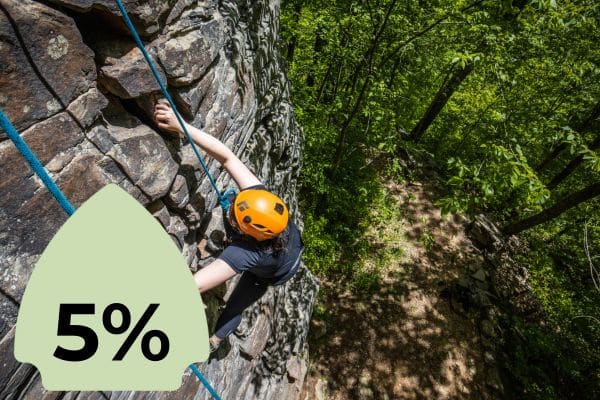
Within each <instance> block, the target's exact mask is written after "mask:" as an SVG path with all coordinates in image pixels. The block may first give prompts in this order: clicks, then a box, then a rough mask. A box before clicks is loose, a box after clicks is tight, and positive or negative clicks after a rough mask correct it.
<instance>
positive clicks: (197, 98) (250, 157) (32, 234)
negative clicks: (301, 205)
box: [0, 0, 318, 400]
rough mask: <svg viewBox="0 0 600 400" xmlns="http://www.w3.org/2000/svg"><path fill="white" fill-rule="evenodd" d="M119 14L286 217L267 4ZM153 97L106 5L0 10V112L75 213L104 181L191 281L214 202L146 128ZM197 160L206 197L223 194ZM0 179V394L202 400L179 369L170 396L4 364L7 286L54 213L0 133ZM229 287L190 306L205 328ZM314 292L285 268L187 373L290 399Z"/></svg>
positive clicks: (271, 0)
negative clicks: (156, 230)
mask: <svg viewBox="0 0 600 400" xmlns="http://www.w3.org/2000/svg"><path fill="white" fill-rule="evenodd" d="M124 4H125V7H126V8H127V9H128V11H129V13H130V16H131V17H132V20H133V22H134V24H135V25H136V27H138V29H139V32H140V34H141V36H142V38H143V40H144V41H145V43H146V47H147V49H148V51H149V53H150V54H151V55H152V57H153V58H154V60H155V61H156V65H157V68H158V70H159V74H161V75H162V76H163V77H164V79H165V80H166V83H167V86H168V88H169V90H170V92H171V95H172V96H173V98H174V99H175V101H176V103H177V106H178V108H179V109H180V111H181V113H182V115H183V116H184V118H186V119H187V120H188V121H189V122H191V123H192V124H194V125H196V126H198V127H202V128H203V129H204V130H205V131H206V132H208V133H209V134H212V135H214V136H215V137H217V138H219V139H220V140H222V141H223V142H224V143H226V144H227V145H228V146H229V147H230V148H231V149H232V150H233V151H234V152H235V153H236V154H238V155H239V156H240V158H241V159H242V160H243V161H244V162H246V163H247V164H248V166H249V167H250V168H251V169H252V170H253V171H254V172H255V173H256V174H257V176H259V178H260V179H262V180H263V182H264V183H265V184H266V185H267V186H268V187H269V188H271V189H272V190H273V191H275V192H276V193H277V194H279V195H280V196H281V197H282V198H283V199H284V200H285V201H286V202H287V203H288V205H289V207H290V210H291V211H292V217H293V218H295V219H296V221H297V222H299V223H300V222H301V221H300V220H299V215H298V212H297V196H296V193H297V189H296V184H297V179H298V172H299V169H300V166H301V158H302V134H301V131H300V128H299V126H298V124H297V122H296V121H295V119H294V117H293V110H292V105H291V103H290V100H289V97H290V95H289V84H288V81H287V78H286V76H285V71H284V69H283V62H282V60H281V56H280V55H279V52H278V49H277V45H276V44H277V40H278V29H279V1H278V0H259V1H250V0H221V1H217V0H206V1H192V0H166V1H165V0H160V1H159V0H127V1H124ZM160 97H162V96H161V94H160V91H159V89H158V86H157V85H156V83H155V82H154V81H153V80H152V76H151V74H150V71H149V69H148V68H147V66H146V64H145V63H144V62H143V60H142V59H141V54H140V52H139V50H137V49H136V47H135V43H134V41H133V39H132V38H131V36H130V35H129V33H128V31H127V29H126V27H125V25H124V23H123V22H122V20H121V16H120V13H119V12H118V11H117V8H116V6H115V3H114V2H113V1H112V0H49V1H46V2H34V1H31V0H0V109H2V110H3V111H4V112H5V113H6V114H7V116H8V117H9V119H10V120H11V121H12V122H13V124H14V125H15V127H16V128H17V130H18V131H19V132H20V134H21V136H22V137H23V138H24V139H25V140H26V141H27V143H28V144H29V146H30V147H31V148H32V150H33V151H34V153H35V154H36V155H37V156H38V157H39V159H40V160H41V162H42V164H43V165H44V167H45V168H46V169H47V170H48V172H49V173H50V174H51V176H52V177H53V178H54V179H55V180H56V182H57V183H58V185H59V187H60V188H61V189H62V190H63V192H64V193H65V195H66V196H67V198H68V199H69V200H70V201H71V202H72V203H73V205H74V206H75V207H78V206H80V205H81V204H82V203H83V202H85V201H86V200H87V199H88V198H89V197H90V196H92V195H93V194H94V193H96V192H97V191H98V190H100V189H101V188H102V187H103V186H105V185H107V184H109V183H115V184H118V185H119V186H120V187H122V188H123V189H124V190H126V191H127V192H128V193H130V194H131V195H132V196H133V197H134V198H136V199H137V200H138V201H139V202H140V203H141V204H142V205H144V206H145V207H146V208H147V209H148V211H149V212H151V213H152V214H153V215H154V216H155V217H156V219H157V220H158V221H159V222H160V223H161V224H162V226H163V227H164V229H165V231H166V232H167V233H168V234H169V235H170V236H171V238H172V239H173V241H174V242H175V243H176V244H177V246H178V247H179V248H180V250H181V252H182V255H183V257H184V258H185V260H186V261H187V262H188V265H189V267H190V271H196V270H197V269H198V268H201V267H202V266H204V265H207V264H208V263H209V262H210V261H212V260H213V259H214V258H215V257H216V256H217V255H218V252H219V251H220V250H221V247H220V246H219V245H218V243H217V242H218V240H217V239H218V238H221V237H222V234H223V233H222V225H221V221H220V218H221V217H220V213H219V212H214V210H215V207H218V202H217V198H216V195H215V193H214V192H213V189H212V187H211V186H210V183H209V181H208V179H207V177H206V174H205V173H204V171H202V170H201V168H200V166H199V163H198V161H197V160H196V159H195V157H194V155H193V152H192V149H191V147H190V146H189V144H186V143H185V142H184V141H183V140H181V139H179V138H177V137H175V136H174V135H172V134H168V133H164V132H160V131H159V130H158V129H157V128H156V126H155V125H154V123H153V122H152V118H151V113H152V105H153V104H154V102H155V101H156V99H158V98H160ZM206 161H207V163H208V168H209V170H210V172H211V173H212V174H213V176H214V177H215V179H216V181H217V185H218V186H219V188H220V189H222V190H226V189H227V188H230V187H234V183H233V182H232V181H230V178H229V176H228V175H227V174H225V173H223V170H222V168H221V167H220V165H219V164H218V163H216V162H215V161H213V160H211V159H206ZM0 170H1V171H2V175H1V176H0V363H1V364H2V368H1V369H0V398H1V399H22V398H31V399H43V400H50V399H96V398H103V399H107V398H108V399H111V400H116V399H188V398H189V399H196V400H200V399H209V398H210V395H209V394H208V392H207V391H206V390H205V389H204V388H203V387H202V386H200V384H199V383H198V381H197V380H196V378H195V377H194V376H193V375H191V374H190V371H189V370H187V371H186V373H185V374H184V376H183V384H182V387H181V388H180V389H179V390H178V391H176V392H168V393H167V392H103V393H100V392H77V393H75V392H69V393H54V392H47V391H45V390H44V389H43V387H42V384H41V379H40V375H39V373H38V371H37V370H36V369H35V367H34V366H32V365H28V364H20V363H18V362H17V361H16V360H15V359H14V357H13V342H14V325H15V323H16V318H17V313H18V309H19V304H20V302H21V299H22V296H23V292H24V290H25V287H26V285H27V282H28V280H29V277H30V276H31V273H32V271H33V270H34V268H35V263H36V262H37V260H38V259H39V256H40V255H41V253H42V252H43V251H44V248H45V247H46V245H47V244H48V243H49V241H50V240H51V239H52V237H53V236H54V234H55V233H56V232H57V231H58V229H59V228H60V227H61V226H62V224H63V223H64V222H65V221H66V219H67V216H66V214H65V213H64V212H63V211H62V209H61V208H60V207H59V206H58V204H57V203H56V202H55V201H54V199H53V198H52V196H51V195H50V194H49V193H48V192H47V190H46V189H45V188H44V187H43V185H42V183H41V182H40V180H39V179H38V178H37V177H36V176H35V175H34V174H33V172H32V171H31V170H30V169H29V167H28V166H27V164H26V162H25V161H24V160H23V159H22V157H21V156H20V154H19V153H18V152H17V151H16V149H15V147H14V145H13V144H12V143H11V142H10V141H9V140H7V137H6V135H5V134H4V133H3V132H1V131H0ZM217 210H218V209H217ZM215 238H217V239H215ZM231 289H232V285H231V284H230V285H229V286H228V287H227V288H225V287H223V288H221V289H220V290H216V291H214V292H211V293H208V294H207V296H205V298H204V301H205V304H206V305H207V307H208V308H207V316H208V321H209V324H210V326H209V330H211V328H212V325H214V323H215V320H216V316H217V313H218V307H219V306H221V305H222V304H223V301H224V299H226V297H227V295H228V293H229V292H230V291H231ZM317 290H318V282H317V281H316V279H315V278H314V277H313V276H312V275H311V274H310V272H309V271H308V270H306V268H304V267H301V268H300V270H299V272H298V273H297V275H296V276H295V277H294V279H292V280H291V281H290V282H288V283H287V284H285V285H283V286H280V287H276V288H270V289H269V291H268V292H267V294H266V295H265V296H264V297H263V298H262V299H260V300H259V302H258V303H257V304H255V305H254V306H253V307H251V308H250V309H248V310H247V311H246V312H245V314H244V319H243V322H242V324H241V325H240V327H239V328H238V330H237V331H236V332H235V333H234V334H233V335H231V336H230V338H229V340H228V343H227V346H224V349H222V350H220V351H219V355H218V357H216V358H213V359H211V360H210V361H209V362H207V363H203V364H200V365H199V367H200V369H201V370H202V372H203V373H204V374H205V376H206V377H207V379H208V380H209V382H211V384H212V385H213V386H214V387H215V389H216V390H217V391H218V392H219V393H220V394H221V396H222V398H223V399H297V398H299V395H300V389H301V387H302V384H303V382H304V378H305V375H306V371H307V344H306V336H307V333H308V322H309V319H310V314H311V311H312V306H313V303H314V300H315V296H316V292H317ZM185 313H186V311H185V310H182V317H185Z"/></svg>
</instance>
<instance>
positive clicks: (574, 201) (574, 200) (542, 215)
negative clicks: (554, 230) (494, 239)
mask: <svg viewBox="0 0 600 400" xmlns="http://www.w3.org/2000/svg"><path fill="white" fill-rule="evenodd" d="M598 195H600V182H596V183H594V184H592V185H590V186H588V187H586V188H585V189H582V190H580V191H578V192H575V193H572V194H570V195H568V196H566V197H563V198H562V199H561V200H559V201H558V202H557V203H556V204H555V205H553V206H552V207H550V208H547V209H545V210H543V211H541V212H539V213H537V214H535V215H533V216H531V217H529V218H525V219H524V220H521V221H518V222H515V223H511V224H508V225H506V226H504V227H503V228H502V232H503V233H504V234H506V235H514V234H517V233H519V232H522V231H524V230H526V229H529V228H533V227H534V226H537V225H540V224H543V223H544V222H548V221H550V220H552V219H554V218H556V217H558V216H559V215H560V214H562V213H564V212H565V211H567V210H569V209H571V208H573V207H575V206H577V205H579V204H581V203H583V202H585V201H588V200H591V199H593V198H594V197H596V196H598Z"/></svg>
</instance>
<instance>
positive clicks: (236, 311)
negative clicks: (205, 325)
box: [214, 272, 269, 339]
mask: <svg viewBox="0 0 600 400" xmlns="http://www.w3.org/2000/svg"><path fill="white" fill-rule="evenodd" d="M268 287H269V285H268V284H266V283H261V282H259V281H258V279H257V278H256V276H254V275H252V274H251V273H249V272H244V273H243V274H242V276H241V277H240V280H239V282H238V284H237V285H236V287H235V289H234V290H233V293H231V296H230V297H229V300H228V301H227V304H226V306H225V309H224V310H223V312H222V313H221V315H220V316H219V319H218V320H217V325H216V327H215V335H214V336H216V337H217V338H218V339H224V338H226V337H227V336H228V335H230V334H231V332H233V331H234V330H235V329H236V328H237V327H238V325H239V324H240V322H241V321H242V312H243V311H244V310H245V309H246V308H248V307H249V306H251V305H252V304H253V303H254V302H255V301H256V300H258V299H259V298H261V296H262V295H263V294H264V293H265V292H266V291H267V288H268Z"/></svg>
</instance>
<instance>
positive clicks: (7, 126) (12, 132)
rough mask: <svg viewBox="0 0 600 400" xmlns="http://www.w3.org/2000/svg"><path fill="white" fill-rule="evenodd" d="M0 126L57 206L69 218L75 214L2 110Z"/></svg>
mask: <svg viewBox="0 0 600 400" xmlns="http://www.w3.org/2000/svg"><path fill="white" fill-rule="evenodd" d="M0 126H1V127H2V129H4V131H5V132H6V134H7V135H8V138H9V139H10V140H12V142H13V143H14V144H15V146H16V147H17V150H19V152H20V153H21V154H22V155H23V157H24V158H25V160H27V162H28V163H29V165H30V166H31V169H33V171H34V172H35V173H36V174H37V176H39V177H40V179H41V180H42V182H44V185H46V187H47V188H48V190H49V191H50V193H52V195H53V196H54V198H55V199H56V201H58V204H60V206H61V207H62V208H63V210H65V212H66V213H67V214H69V216H71V215H73V213H74V212H75V207H73V205H72V204H71V203H70V202H69V200H67V198H66V197H65V195H64V194H63V192H62V191H61V190H60V189H59V188H58V186H56V183H54V180H53V179H52V178H51V177H50V175H48V172H46V169H45V168H44V167H43V166H42V164H41V163H40V162H39V160H38V159H37V158H36V156H35V154H33V152H32V151H31V149H30V148H29V146H27V143H25V141H24V140H23V138H21V135H19V132H17V130H16V129H15V128H14V127H13V126H12V124H11V123H10V121H9V120H8V118H7V117H6V115H4V113H3V112H2V110H0Z"/></svg>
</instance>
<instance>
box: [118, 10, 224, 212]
mask: <svg viewBox="0 0 600 400" xmlns="http://www.w3.org/2000/svg"><path fill="white" fill-rule="evenodd" d="M115 2H116V3H117V6H118V7H119V10H121V14H123V19H124V20H125V23H126V24H127V27H128V28H129V30H130V31H131V34H132V35H133V38H134V40H135V42H136V43H137V46H138V47H139V49H140V50H141V51H142V54H143V55H144V58H145V59H146V62H147V63H148V66H149V67H150V70H151V71H152V74H153V75H154V78H155V79H156V82H158V85H159V86H160V90H162V92H163V94H164V95H165V98H166V99H167V101H168V102H169V104H170V105H171V108H172V109H173V112H174V113H175V116H176V117H177V121H178V122H179V125H181V128H182V129H183V132H184V133H185V136H186V137H187V139H188V141H189V142H190V144H191V145H192V149H194V153H195V154H196V157H197V158H198V161H200V165H202V168H203V169H204V172H206V175H207V176H208V180H209V181H210V184H211V185H212V187H213V188H214V189H215V192H216V193H217V196H218V198H219V203H220V204H221V207H223V209H227V207H228V205H229V202H228V201H227V199H226V198H225V196H224V195H221V192H219V188H218V187H217V184H216V183H215V180H214V178H213V176H212V175H211V173H210V171H209V170H208V167H207V166H206V163H205V162H204V159H203V158H202V156H201V155H200V152H199V151H198V148H197V147H196V145H195V144H194V141H193V140H192V137H191V136H190V134H189V132H188V130H187V128H186V127H185V124H184V123H183V120H182V119H181V116H180V115H179V112H178V111H177V107H176V106H175V102H173V99H172V98H171V96H170V95H169V92H168V91H167V88H166V87H165V85H164V83H163V82H162V80H161V79H160V76H159V75H158V71H157V70H156V68H155V67H154V63H153V62H152V60H151V59H150V56H149V55H148V52H147V51H146V48H145V47H144V43H142V40H141V39H140V35H138V32H137V30H136V29H135V27H134V26H133V23H132V22H131V19H129V15H128V14H127V10H125V7H124V6H123V3H121V0H115Z"/></svg>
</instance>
